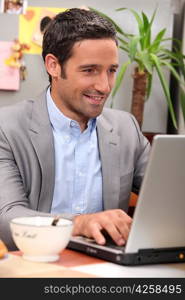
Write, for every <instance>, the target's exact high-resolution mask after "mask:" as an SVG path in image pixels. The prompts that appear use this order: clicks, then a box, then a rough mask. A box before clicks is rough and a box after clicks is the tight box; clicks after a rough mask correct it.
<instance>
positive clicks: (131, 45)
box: [129, 35, 140, 62]
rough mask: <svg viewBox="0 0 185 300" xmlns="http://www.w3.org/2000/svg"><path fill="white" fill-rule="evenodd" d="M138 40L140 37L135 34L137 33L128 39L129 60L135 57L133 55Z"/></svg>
mask: <svg viewBox="0 0 185 300" xmlns="http://www.w3.org/2000/svg"><path fill="white" fill-rule="evenodd" d="M139 40H140V37H139V36H137V35H136V36H134V37H133V38H132V39H131V40H130V43H129V57H130V60H131V62H133V60H134V59H135V55H136V52H137V45H138V42H139Z"/></svg>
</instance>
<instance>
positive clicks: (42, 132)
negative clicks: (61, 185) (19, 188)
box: [30, 93, 55, 212]
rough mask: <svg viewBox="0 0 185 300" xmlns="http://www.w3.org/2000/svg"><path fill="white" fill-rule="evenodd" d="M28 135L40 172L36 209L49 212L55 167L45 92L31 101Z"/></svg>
mask: <svg viewBox="0 0 185 300" xmlns="http://www.w3.org/2000/svg"><path fill="white" fill-rule="evenodd" d="M30 137H31V141H32V143H33V146H34V148H35V152H36V154H37V157H38V160H39V163H40V167H41V173H42V187H41V194H40V200H39V204H38V210H42V211H45V212H49V211H50V208H51V203H52V200H53V190H54V180H55V169H54V142H53V133H52V128H51V124H50V121H49V116H48V111H47V105H46V93H43V94H42V95H41V97H40V98H39V99H37V100H36V101H34V102H33V111H32V119H31V124H30Z"/></svg>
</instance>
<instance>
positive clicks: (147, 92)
mask: <svg viewBox="0 0 185 300" xmlns="http://www.w3.org/2000/svg"><path fill="white" fill-rule="evenodd" d="M152 79H153V76H152V75H151V74H148V82H147V90H146V99H145V100H148V98H149V97H150V94H151V90H152Z"/></svg>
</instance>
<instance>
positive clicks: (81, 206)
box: [47, 89, 103, 215]
mask: <svg viewBox="0 0 185 300" xmlns="http://www.w3.org/2000/svg"><path fill="white" fill-rule="evenodd" d="M47 107H48V113H49V118H50V122H51V125H52V130H53V136H54V147H55V187H54V196H53V202H52V207H51V213H54V214H57V213H70V214H73V215H77V214H84V213H94V212H98V211H102V210H103V201H102V171H101V161H100V156H99V148H98V139H97V132H96V119H90V120H89V122H88V126H87V128H86V129H85V130H84V131H83V132H81V130H80V126H79V124H78V122H76V121H74V120H71V119H69V118H67V117H66V116H64V115H63V114H62V113H61V111H60V110H59V109H58V108H57V106H56V105H55V103H54V101H53V100H52V98H51V94H50V89H48V91H47Z"/></svg>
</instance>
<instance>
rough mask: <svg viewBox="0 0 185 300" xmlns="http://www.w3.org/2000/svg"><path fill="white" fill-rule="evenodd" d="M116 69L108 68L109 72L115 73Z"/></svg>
mask: <svg viewBox="0 0 185 300" xmlns="http://www.w3.org/2000/svg"><path fill="white" fill-rule="evenodd" d="M116 71H117V69H110V71H109V72H110V73H116Z"/></svg>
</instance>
